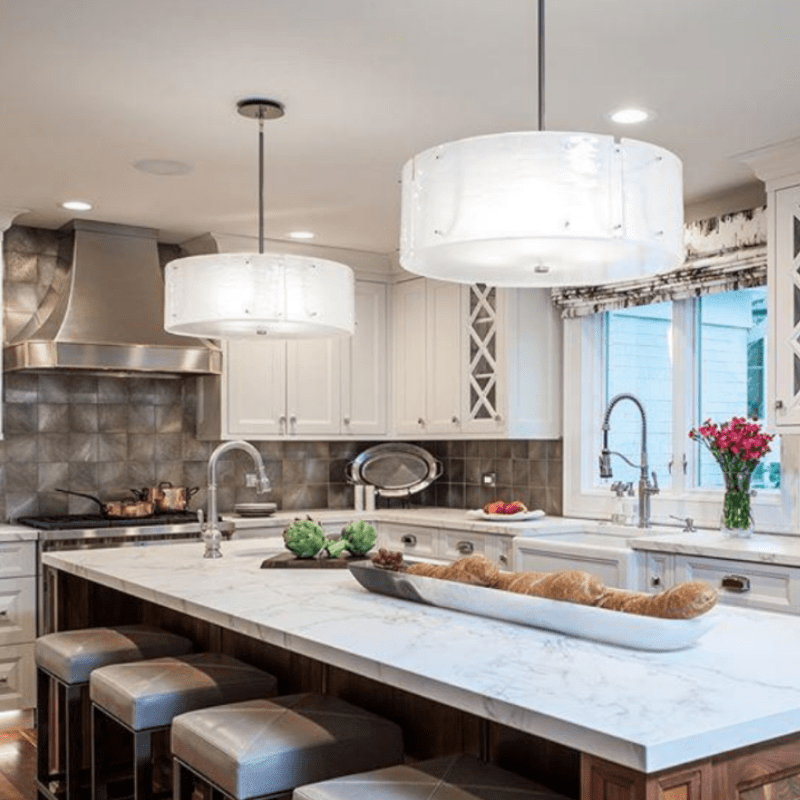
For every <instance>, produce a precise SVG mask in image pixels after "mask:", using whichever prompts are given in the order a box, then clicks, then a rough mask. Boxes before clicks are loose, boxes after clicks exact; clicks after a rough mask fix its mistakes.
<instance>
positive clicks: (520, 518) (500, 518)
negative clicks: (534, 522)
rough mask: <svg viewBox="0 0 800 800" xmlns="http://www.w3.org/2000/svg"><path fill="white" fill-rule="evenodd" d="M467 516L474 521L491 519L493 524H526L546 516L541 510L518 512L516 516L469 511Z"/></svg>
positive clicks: (481, 510) (479, 510)
mask: <svg viewBox="0 0 800 800" xmlns="http://www.w3.org/2000/svg"><path fill="white" fill-rule="evenodd" d="M467 516H468V517H472V518H473V519H490V520H492V522H524V521H525V520H526V519H539V517H543V516H544V511H542V509H541V508H535V509H534V510H533V511H518V512H517V513H516V514H487V513H486V512H485V511H484V510H483V509H482V508H479V509H477V510H475V511H467Z"/></svg>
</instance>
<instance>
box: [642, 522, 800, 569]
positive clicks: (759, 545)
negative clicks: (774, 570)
mask: <svg viewBox="0 0 800 800" xmlns="http://www.w3.org/2000/svg"><path fill="white" fill-rule="evenodd" d="M629 544H630V546H631V547H633V548H634V549H636V550H651V551H656V552H660V553H681V554H685V555H693V556H711V557H713V558H727V559H731V560H734V561H760V562H762V563H768V564H785V565H786V566H793V567H800V536H786V535H780V534H772V535H770V534H766V533H754V534H753V535H752V536H751V537H750V538H747V539H737V538H733V537H730V536H725V535H724V534H723V533H721V532H720V531H708V530H703V531H693V532H691V533H672V534H667V533H661V532H659V533H657V534H654V535H650V536H648V537H646V538H637V539H632V540H631V541H630V542H629Z"/></svg>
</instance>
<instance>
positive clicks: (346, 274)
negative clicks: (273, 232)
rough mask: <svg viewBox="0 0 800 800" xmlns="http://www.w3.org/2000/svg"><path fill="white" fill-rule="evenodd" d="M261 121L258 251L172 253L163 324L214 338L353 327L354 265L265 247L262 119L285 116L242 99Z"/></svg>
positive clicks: (267, 103) (277, 108) (305, 335)
mask: <svg viewBox="0 0 800 800" xmlns="http://www.w3.org/2000/svg"><path fill="white" fill-rule="evenodd" d="M238 111H239V113H240V114H242V115H243V116H246V117H252V118H254V119H257V120H258V122H259V133H258V139H259V161H258V169H259V191H258V201H259V209H258V211H259V230H258V253H220V254H216V255H203V256H191V257H188V258H179V259H175V260H174V261H170V262H169V263H168V264H167V266H166V268H165V276H164V279H165V303H164V328H165V329H166V330H167V331H169V332H170V333H174V334H178V335H179V336H204V337H208V338H211V339H243V338H251V337H252V338H256V337H275V338H280V339H311V338H317V337H326V336H346V335H349V334H352V333H353V329H354V324H355V323H354V306H355V299H354V298H355V293H354V285H353V271H352V270H351V269H350V267H348V266H346V265H344V264H339V263H337V262H334V261H327V260H325V259H320V258H312V257H308V256H298V255H290V254H281V253H265V252H264V120H267V119H277V118H279V117H282V116H283V113H284V111H283V106H282V105H281V104H280V103H276V102H275V101H273V100H261V99H253V100H242V101H241V102H240V103H239V104H238Z"/></svg>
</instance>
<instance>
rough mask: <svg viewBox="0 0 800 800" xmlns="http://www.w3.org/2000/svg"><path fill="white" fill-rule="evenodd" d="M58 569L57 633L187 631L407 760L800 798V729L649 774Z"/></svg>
mask: <svg viewBox="0 0 800 800" xmlns="http://www.w3.org/2000/svg"><path fill="white" fill-rule="evenodd" d="M49 569H50V568H48V570H49ZM50 572H51V576H50V577H51V582H50V585H51V587H52V588H53V590H54V592H53V596H52V600H53V602H54V605H55V609H54V610H55V615H54V620H55V629H56V630H73V629H76V628H85V627H97V626H101V625H120V624H131V623H136V622H144V623H148V624H152V625H158V626H160V627H162V628H164V629H166V630H170V631H172V632H174V633H179V634H183V635H184V636H188V637H189V638H191V639H192V640H193V641H194V642H195V643H196V645H197V647H198V648H199V649H203V650H209V651H216V652H224V653H227V654H229V655H232V656H235V657H237V658H240V659H242V660H243V661H246V662H248V663H250V664H253V665H254V666H257V667H261V668H263V669H265V670H267V671H269V672H271V673H272V674H274V675H275V676H276V677H277V678H278V680H279V686H280V687H281V691H282V692H283V693H286V694H288V693H292V692H299V691H321V692H328V693H330V694H334V695H336V696H338V697H342V698H344V699H346V700H349V701H350V702H353V703H356V704H358V705H361V706H363V707H365V708H368V709H370V710H372V711H374V712H375V713H377V714H381V715H383V716H385V717H387V718H388V719H391V720H393V721H395V722H397V723H398V724H399V725H400V726H401V727H402V729H403V733H404V737H405V749H406V754H407V757H408V758H409V760H418V759H423V758H433V757H435V756H439V755H446V754H449V753H453V752H458V751H460V752H464V753H469V754H472V755H476V756H478V757H481V758H484V759H485V760H487V761H491V762H492V763H495V764H498V765H499V766H502V767H504V768H506V769H510V770H512V771H514V772H517V773H520V774H522V775H525V776H527V777H530V778H532V779H534V780H537V781H539V782H540V783H543V784H544V785H546V786H548V787H550V788H551V789H553V790H554V791H557V792H560V793H561V794H564V795H565V796H567V797H570V798H574V799H575V800H795V799H797V800H800V734H797V735H793V736H791V737H785V738H783V739H778V740H772V741H770V742H765V743H763V744H761V745H757V746H753V747H748V748H744V749H741V750H736V751H732V752H729V753H723V754H721V755H718V756H715V757H713V758H710V759H706V760H703V761H700V762H695V763H691V764H686V765H681V766H679V767H676V768H673V769H669V770H665V771H663V772H658V773H652V774H644V773H642V772H637V771H635V770H631V769H629V768H627V767H623V766H620V765H618V764H613V763H611V762H608V761H605V760H603V759H599V758H596V757H594V756H591V755H588V754H586V753H580V752H579V751H577V750H574V749H571V748H568V747H565V746H563V745H560V744H558V743H555V742H551V741H548V740H546V739H542V738H539V737H537V736H533V735H531V734H528V733H524V732H521V731H517V730H515V729H513V728H511V727H508V726H505V725H500V724H497V723H494V722H491V721H488V720H485V719H482V718H480V717H478V716H475V715H473V714H468V713H466V712H464V711H461V710H459V709H457V708H453V707H450V706H447V705H443V704H441V703H436V702H434V701H432V700H428V699H426V698H423V697H420V696H418V695H415V694H411V693H409V692H405V691H403V690H400V689H396V688H393V687H391V686H388V685H385V684H382V683H379V682H377V681H373V680H370V679H367V678H363V677H361V676H359V675H356V674H355V673H353V672H348V671H346V670H342V669H340V668H338V667H333V666H331V665H328V664H325V663H323V662H321V661H317V660H314V659H311V658H308V657H306V656H302V655H299V654H297V653H292V652H290V651H288V650H285V649H282V648H280V647H276V646H274V645H271V644H268V643H265V642H262V641H259V640H257V639H254V638H252V637H248V636H244V635H242V634H240V633H237V632H235V631H232V630H229V629H227V628H223V627H220V626H217V625H213V624H211V623H209V622H206V621H204V620H199V619H196V618H194V617H191V616H188V615H186V614H182V613H179V612H176V611H173V610H171V609H167V608H164V607H162V606H159V605H156V604H154V603H150V602H147V601H144V600H141V599H139V598H136V597H132V596H130V595H127V594H124V593H122V592H119V591H117V590H115V589H110V588H107V587H104V586H101V585H100V584H97V583H94V582H91V581H87V580H84V579H82V578H77V577H75V576H73V575H69V574H67V573H65V572H62V571H58V572H56V571H54V570H50ZM56 576H57V577H56ZM354 624H357V623H354Z"/></svg>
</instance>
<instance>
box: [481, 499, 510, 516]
mask: <svg viewBox="0 0 800 800" xmlns="http://www.w3.org/2000/svg"><path fill="white" fill-rule="evenodd" d="M505 505H506V504H505V503H504V502H503V501H502V500H493V501H492V502H491V503H487V504H486V505H485V506H484V507H483V511H484V513H485V514H502V513H504V512H503V509H504V508H505Z"/></svg>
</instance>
